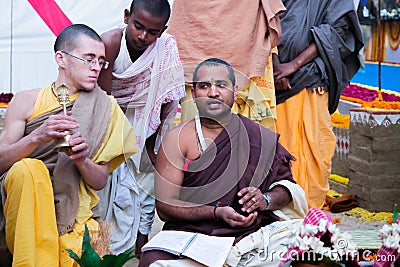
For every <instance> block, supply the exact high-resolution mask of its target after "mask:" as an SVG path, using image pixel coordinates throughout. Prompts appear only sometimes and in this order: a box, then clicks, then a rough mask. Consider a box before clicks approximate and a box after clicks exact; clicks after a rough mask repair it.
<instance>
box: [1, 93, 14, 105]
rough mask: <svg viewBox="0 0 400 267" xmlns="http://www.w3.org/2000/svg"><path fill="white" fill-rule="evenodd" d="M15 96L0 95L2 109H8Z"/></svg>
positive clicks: (9, 94) (8, 94) (10, 94)
mask: <svg viewBox="0 0 400 267" xmlns="http://www.w3.org/2000/svg"><path fill="white" fill-rule="evenodd" d="M13 96H14V95H13V94H12V93H0V107H8V103H9V102H10V101H11V99H12V97H13Z"/></svg>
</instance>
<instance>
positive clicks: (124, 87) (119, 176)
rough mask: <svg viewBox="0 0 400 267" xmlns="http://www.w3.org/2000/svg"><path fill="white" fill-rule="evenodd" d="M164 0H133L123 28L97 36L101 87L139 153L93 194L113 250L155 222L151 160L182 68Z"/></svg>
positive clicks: (140, 241) (139, 237)
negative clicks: (102, 60) (128, 126)
mask: <svg viewBox="0 0 400 267" xmlns="http://www.w3.org/2000/svg"><path fill="white" fill-rule="evenodd" d="M170 12H171V9H170V5H169V3H168V1H167V0H134V1H132V4H131V7H130V10H127V9H126V10H125V11H124V22H125V24H126V27H124V28H116V29H112V30H110V31H108V32H105V33H104V34H102V36H101V37H102V39H103V41H104V43H105V45H106V57H107V60H109V62H110V66H109V69H108V70H105V71H102V72H101V74H100V77H99V85H100V87H101V88H102V89H103V90H105V91H107V92H108V93H109V94H111V95H113V96H114V97H115V98H116V100H117V102H118V104H119V105H120V106H121V107H122V109H123V110H125V111H126V115H127V117H128V119H129V121H130V122H131V123H132V126H133V128H134V129H135V134H136V138H137V146H138V149H139V152H138V153H137V154H135V155H134V156H132V157H131V158H129V159H127V160H126V162H125V163H124V164H122V165H121V166H120V167H119V168H118V169H116V170H115V171H114V172H113V173H112V174H111V175H110V177H109V182H108V185H107V187H106V188H105V189H103V190H102V191H100V192H98V194H99V195H100V198H101V203H100V204H101V206H100V208H101V211H102V219H104V220H107V221H110V222H112V223H113V225H114V228H113V232H112V236H111V243H110V248H111V250H112V251H113V253H115V254H119V253H121V252H123V251H125V250H126V249H128V248H130V247H132V246H136V253H137V254H139V253H140V249H141V247H142V246H143V245H144V244H145V243H146V242H147V240H148V234H149V233H150V230H151V225H152V223H153V221H154V208H155V202H154V196H153V191H154V169H153V165H152V163H151V160H150V159H154V158H155V153H156V152H157V148H158V146H159V144H160V142H161V137H162V134H163V132H164V130H162V129H165V128H162V126H163V125H168V120H169V119H173V118H174V117H175V113H176V108H177V106H178V103H179V100H180V99H181V98H182V97H184V95H185V90H184V75H183V67H182V64H181V61H180V59H179V55H178V49H177V47H176V42H175V38H174V37H173V36H172V35H169V34H167V33H164V30H165V29H166V28H167V26H166V23H167V22H168V19H169V16H170Z"/></svg>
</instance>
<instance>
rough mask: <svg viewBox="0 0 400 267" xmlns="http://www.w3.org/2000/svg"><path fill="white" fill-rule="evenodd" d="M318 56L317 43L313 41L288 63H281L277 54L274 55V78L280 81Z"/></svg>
mask: <svg viewBox="0 0 400 267" xmlns="http://www.w3.org/2000/svg"><path fill="white" fill-rule="evenodd" d="M317 56H318V49H317V45H316V44H315V43H311V44H310V45H309V46H308V47H307V48H306V49H305V50H304V51H303V52H301V53H300V54H299V55H298V56H297V57H296V58H294V59H293V60H292V61H290V62H287V63H280V62H279V59H278V57H277V55H276V54H274V55H273V64H274V78H275V80H276V81H279V80H280V79H282V78H285V77H288V76H289V75H291V74H293V73H295V72H296V71H297V70H298V69H299V68H300V67H301V66H303V65H305V64H307V63H309V62H310V61H312V60H313V59H314V58H316V57H317Z"/></svg>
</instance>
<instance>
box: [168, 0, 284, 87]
mask: <svg viewBox="0 0 400 267" xmlns="http://www.w3.org/2000/svg"><path fill="white" fill-rule="evenodd" d="M284 10H285V7H284V5H283V4H282V2H281V1H279V0H278V1H276V0H261V1H243V0H219V1H198V0H174V5H173V8H172V14H171V19H170V21H169V23H168V29H167V32H168V33H170V34H172V35H174V36H175V38H176V41H177V45H178V49H179V57H180V58H181V61H182V63H183V64H184V65H185V76H186V81H190V80H191V77H190V76H191V75H192V74H193V67H195V66H196V65H197V64H199V63H200V62H201V61H203V60H205V59H207V58H210V57H217V58H220V59H223V60H225V61H227V62H229V63H230V64H231V65H232V66H233V67H234V68H235V69H236V70H238V71H240V72H242V73H243V74H244V75H245V76H246V77H255V76H263V75H264V71H265V65H266V62H267V58H268V56H269V55H270V51H271V48H272V47H274V46H276V45H277V44H278V41H279V38H280V36H281V26H280V20H279V17H278V15H279V14H280V13H281V12H283V11H284ZM194 35H195V36H197V37H194ZM188 64H193V66H191V67H190V68H189V69H188V68H187V67H188ZM242 86H243V85H242V84H239V87H242Z"/></svg>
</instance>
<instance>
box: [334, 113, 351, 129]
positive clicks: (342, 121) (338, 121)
mask: <svg viewBox="0 0 400 267" xmlns="http://www.w3.org/2000/svg"><path fill="white" fill-rule="evenodd" d="M331 118H332V125H333V127H336V128H344V129H349V127H350V115H348V114H340V113H339V112H335V113H333V114H332V116H331Z"/></svg>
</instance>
